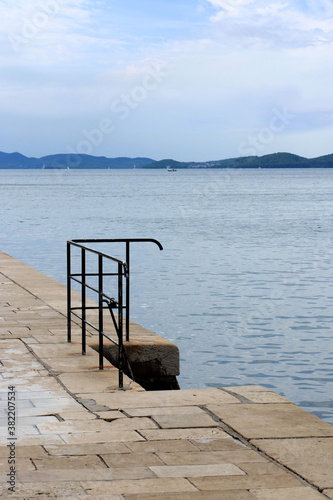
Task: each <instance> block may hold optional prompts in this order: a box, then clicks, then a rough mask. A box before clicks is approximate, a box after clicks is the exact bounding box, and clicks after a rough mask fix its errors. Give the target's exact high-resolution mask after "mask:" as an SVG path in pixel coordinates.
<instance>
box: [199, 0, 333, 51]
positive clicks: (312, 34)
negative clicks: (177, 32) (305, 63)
mask: <svg viewBox="0 0 333 500" xmlns="http://www.w3.org/2000/svg"><path fill="white" fill-rule="evenodd" d="M207 3H209V4H210V6H211V7H212V8H213V9H214V11H215V12H214V14H213V15H212V16H211V17H210V21H211V22H212V23H213V24H215V25H216V27H217V28H218V32H217V33H216V36H217V38H219V39H220V41H223V42H224V43H228V42H229V43H237V44H244V43H245V44H247V45H252V46H256V47H281V46H282V47H305V46H313V45H321V44H325V43H332V41H333V4H332V2H330V1H328V0H320V1H318V2H314V1H312V0H309V1H305V2H301V1H299V2H297V1H296V2H286V1H278V2H271V3H267V1H263V0H207Z"/></svg>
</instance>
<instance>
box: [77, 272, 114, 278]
mask: <svg viewBox="0 0 333 500" xmlns="http://www.w3.org/2000/svg"><path fill="white" fill-rule="evenodd" d="M74 276H82V274H80V273H77V274H76V273H75V274H70V275H69V277H70V278H72V277H74ZM85 276H98V273H86V275H85ZM103 276H118V273H103Z"/></svg>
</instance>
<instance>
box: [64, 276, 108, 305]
mask: <svg viewBox="0 0 333 500" xmlns="http://www.w3.org/2000/svg"><path fill="white" fill-rule="evenodd" d="M72 279H73V281H76V283H79V284H80V285H83V282H82V281H79V280H77V279H76V278H72ZM84 286H85V287H86V288H89V290H92V291H93V292H95V293H98V294H99V290H97V289H96V288H94V287H92V286H90V285H87V283H84ZM102 296H103V297H105V298H106V299H108V300H113V297H109V295H106V294H105V293H102Z"/></svg>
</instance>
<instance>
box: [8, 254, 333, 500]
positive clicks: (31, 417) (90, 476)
mask: <svg viewBox="0 0 333 500" xmlns="http://www.w3.org/2000/svg"><path fill="white" fill-rule="evenodd" d="M0 299H1V300H0V361H1V363H0V384H1V392H0V394H1V400H0V424H1V427H0V428H1V435H0V441H1V442H0V470H1V476H0V477H1V479H0V492H1V495H2V497H3V498H11V499H22V500H23V499H29V500H30V499H35V498H36V499H37V498H38V499H53V498H60V499H66V498H68V499H76V498H77V499H79V498H87V499H88V498H94V499H108V500H120V499H123V500H125V499H127V500H147V499H148V500H154V499H156V500H157V499H158V500H160V499H162V500H163V499H165V500H169V499H171V500H173V499H181V500H186V499H194V500H195V499H202V500H212V499H214V500H215V499H216V500H221V499H223V500H255V499H257V500H301V499H302V500H316V499H318V500H319V499H321V498H322V499H324V498H329V499H333V426H331V425H330V424H328V423H326V422H324V421H322V420H320V419H319V418H317V417H316V416H314V415H312V414H310V413H308V412H306V411H304V410H302V409H300V408H298V407H297V406H296V405H295V404H293V403H292V402H290V401H288V400H287V399H285V398H283V397H281V396H280V395H278V394H275V393H274V392H271V391H269V390H266V389H265V388H262V387H258V386H245V387H225V388H219V389H217V388H216V389H187V390H176V391H174V390H164V391H145V390H144V389H143V388H142V387H141V386H140V385H139V384H138V383H136V382H133V381H132V380H131V379H129V378H127V377H125V388H126V390H125V391H119V390H118V389H117V380H118V374H117V369H116V368H115V367H114V366H113V365H112V364H111V363H110V362H109V361H108V360H105V365H104V370H103V371H100V370H99V369H98V353H97V352H96V350H95V349H93V348H92V347H90V346H88V349H87V355H86V356H82V354H81V345H80V335H81V331H80V328H79V327H78V326H75V327H74V328H73V342H72V343H70V344H68V343H67V341H66V321H67V320H66V287H65V286H63V285H61V284H60V283H57V282H56V281H54V280H52V279H51V278H49V277H47V276H45V275H43V274H41V273H39V272H38V271H36V270H34V269H32V268H31V267H29V266H27V265H25V264H23V263H22V262H19V261H18V260H16V259H13V258H12V257H10V256H8V255H6V254H4V253H1V252H0ZM8 395H10V401H8ZM8 410H10V412H11V413H10V414H9V413H8ZM13 416H15V421H14V420H13V418H12V417H13ZM9 417H10V419H9ZM9 424H10V425H9ZM12 433H14V434H12ZM13 459H14V463H13V462H10V461H11V460H13ZM11 467H12V469H11ZM10 488H12V490H10Z"/></svg>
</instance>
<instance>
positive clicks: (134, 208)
mask: <svg viewBox="0 0 333 500" xmlns="http://www.w3.org/2000/svg"><path fill="white" fill-rule="evenodd" d="M0 191H1V207H0V211H1V246H0V248H1V250H3V251H5V252H7V253H9V254H10V255H12V256H13V257H16V258H18V259H20V260H22V261H24V262H26V263H27V264H29V265H31V266H33V267H35V268H37V269H39V270H40V271H42V272H44V273H46V274H48V275H49V276H52V277H53V278H55V279H57V280H58V281H61V282H63V283H65V272H66V269H65V268H66V256H65V251H66V241H67V239H73V238H122V237H127V238H131V237H133V238H135V237H137V238H139V237H142V238H156V239H158V240H160V241H161V243H162V244H163V246H164V250H163V251H162V252H160V251H159V250H158V248H157V247H155V246H154V245H152V244H148V243H146V244H137V245H136V246H133V250H132V270H133V273H132V286H133V288H132V317H131V319H132V320H133V321H136V322H138V323H140V324H142V325H143V326H145V327H146V328H148V329H150V330H152V331H154V332H156V333H158V334H160V335H163V336H165V337H167V338H169V339H170V340H172V341H174V342H175V343H176V344H177V345H178V346H179V348H180V353H181V376H180V377H179V382H180V385H181V387H182V388H191V387H192V388H194V387H195V388H199V387H218V386H233V385H245V384H259V385H262V386H265V387H267V388H269V389H272V390H274V391H276V392H278V393H279V394H281V395H284V396H286V397H287V398H289V399H291V400H293V401H294V402H296V403H297V404H299V405H301V406H302V407H303V408H305V409H307V410H309V411H312V412H313V413H315V414H317V415H319V416H320V417H321V418H324V419H325V420H327V421H330V422H332V423H333V398H332V382H333V340H332V336H333V262H332V256H333V245H332V243H333V242H332V235H333V171H332V170H328V169H327V170H298V169H297V170H296V169H295V170H294V169H286V170H275V169H274V170H264V169H261V170H260V169H258V170H216V171H212V170H207V171H203V170H193V171H192V170H191V171H188V170H186V171H178V172H172V173H171V172H167V171H164V170H163V171H162V170H160V171H151V170H138V169H133V170H118V171H117V170H105V171H97V172H93V171H80V172H75V171H71V170H70V171H47V170H41V171H26V170H22V171H8V170H7V171H6V170H0ZM110 252H112V253H114V254H115V255H116V256H119V257H121V249H120V248H118V247H114V248H113V247H112V248H110Z"/></svg>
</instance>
